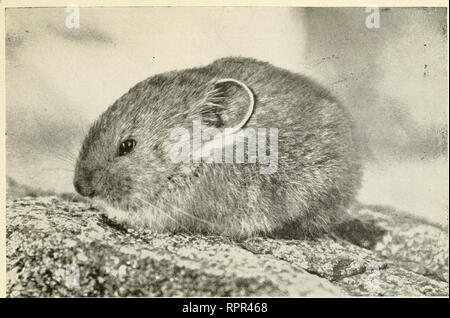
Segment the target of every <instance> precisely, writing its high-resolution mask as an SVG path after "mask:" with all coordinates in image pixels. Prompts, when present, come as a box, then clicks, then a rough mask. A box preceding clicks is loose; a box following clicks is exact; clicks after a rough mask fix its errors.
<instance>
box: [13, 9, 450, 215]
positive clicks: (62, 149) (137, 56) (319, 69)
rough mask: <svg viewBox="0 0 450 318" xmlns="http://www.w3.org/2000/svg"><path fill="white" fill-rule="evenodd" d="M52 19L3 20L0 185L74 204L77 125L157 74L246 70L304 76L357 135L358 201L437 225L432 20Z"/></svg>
mask: <svg viewBox="0 0 450 318" xmlns="http://www.w3.org/2000/svg"><path fill="white" fill-rule="evenodd" d="M68 15H69V13H66V12H65V8H64V7H61V8H33V9H29V8H22V9H7V10H6V149H7V154H6V160H7V161H6V162H7V166H6V173H7V176H8V177H10V178H11V179H10V180H15V181H16V182H18V183H20V184H23V185H26V186H29V187H32V188H35V189H40V190H43V191H55V192H74V190H73V186H72V177H73V167H74V164H75V160H76V156H77V152H78V149H79V147H80V144H81V141H82V139H83V135H84V134H85V133H86V131H87V129H88V127H89V124H90V123H91V122H92V121H93V120H95V118H96V117H97V116H98V115H99V114H100V113H102V112H103V111H104V110H105V109H106V108H107V107H108V106H109V105H111V104H112V103H113V102H114V101H115V100H116V99H117V98H118V97H120V96H121V95H122V94H124V93H125V92H127V91H128V89H129V88H130V87H131V86H133V85H134V84H136V83H137V82H139V81H141V80H143V79H145V78H147V77H149V76H151V75H153V74H157V73H161V72H165V71H169V70H173V69H182V68H187V67H191V66H200V65H206V64H208V63H210V62H212V61H213V60H214V59H216V58H219V57H223V56H230V55H234V56H237V55H239V56H248V57H254V58H258V59H261V60H264V61H269V62H271V63H272V64H274V65H276V66H280V67H284V68H287V69H289V70H291V71H294V72H300V73H303V74H306V75H308V76H310V77H311V78H313V79H315V80H316V81H317V82H319V83H320V84H322V85H323V86H325V87H327V88H328V89H330V90H331V91H332V92H333V93H334V95H336V96H337V97H338V98H339V99H340V100H341V101H342V102H343V103H344V104H345V105H346V106H347V107H348V108H349V110H350V111H351V113H352V114H353V116H354V118H355V120H356V124H357V126H358V136H359V137H360V142H361V144H362V145H363V155H364V164H365V173H364V184H363V188H362V190H361V192H360V194H359V198H358V199H359V200H360V201H361V202H362V203H365V204H377V205H388V206H393V207H395V208H396V209H398V210H402V211H407V212H410V213H414V214H416V215H421V216H423V217H425V218H427V219H429V220H431V221H434V222H439V223H442V224H447V223H448V152H447V149H448V147H447V145H448V126H447V123H448V64H447V62H448V50H447V45H448V44H447V12H446V9H445V8H384V9H381V10H380V28H373V29H369V28H367V27H366V24H365V21H366V17H367V16H368V15H369V13H366V11H365V8H248V7H239V8H238V7H214V8H213V7H198V8H194V7H189V8H183V7H178V8H176V7H154V8H143V7H142V8H81V9H80V28H79V29H76V28H73V29H69V28H67V27H66V25H65V20H66V17H67V16H68Z"/></svg>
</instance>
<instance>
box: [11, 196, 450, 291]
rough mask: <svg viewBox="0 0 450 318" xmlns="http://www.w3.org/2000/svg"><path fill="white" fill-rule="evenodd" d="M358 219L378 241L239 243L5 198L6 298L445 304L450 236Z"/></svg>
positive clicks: (381, 212)
mask: <svg viewBox="0 0 450 318" xmlns="http://www.w3.org/2000/svg"><path fill="white" fill-rule="evenodd" d="M352 213H354V215H355V216H357V217H358V218H359V219H361V220H362V219H364V220H366V221H368V222H369V223H372V224H373V225H374V228H375V229H378V230H377V231H372V232H370V231H368V232H367V233H372V234H374V233H375V234H376V235H372V236H370V235H367V239H366V237H365V233H364V232H361V233H359V234H360V235H356V234H358V231H352V229H351V227H350V228H347V229H343V230H346V231H347V232H348V233H350V234H352V237H349V239H348V240H343V239H331V238H322V239H318V240H314V241H305V240H294V239H290V240H287V239H273V238H251V239H247V240H244V241H239V242H237V241H230V240H228V239H226V238H222V237H216V236H200V235H187V234H171V235H170V234H155V233H151V232H149V231H146V230H136V229H127V228H124V227H122V226H120V225H119V224H116V223H115V222H114V221H113V220H110V219H108V218H107V217H106V216H105V215H103V214H102V213H101V212H99V211H98V210H96V209H95V208H92V207H90V205H89V204H87V203H83V202H69V201H67V200H62V199H60V198H57V197H38V198H31V197H26V198H16V199H8V200H7V206H6V224H7V295H8V296H9V297H35V296H268V297H271V296H287V297H302V296H319V297H342V296H344V297H345V296H448V294H449V284H448V279H449V275H448V271H449V270H448V263H449V262H448V230H447V229H443V228H440V227H439V226H437V225H434V224H430V223H427V222H426V221H423V220H418V219H416V218H413V217H410V216H407V215H402V214H398V213H395V212H393V211H390V210H389V209H386V208H381V207H373V206H372V207H360V208H358V209H355V211H353V212H352ZM354 234H355V235H354ZM370 237H371V238H370ZM351 242H352V243H351Z"/></svg>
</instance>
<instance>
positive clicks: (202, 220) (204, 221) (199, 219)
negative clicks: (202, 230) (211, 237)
mask: <svg viewBox="0 0 450 318" xmlns="http://www.w3.org/2000/svg"><path fill="white" fill-rule="evenodd" d="M163 202H164V203H166V204H167V205H168V206H169V207H170V208H172V209H176V210H177V212H180V213H181V214H184V215H186V216H188V217H190V218H192V219H194V220H197V221H199V222H202V223H204V224H206V225H209V226H211V227H213V228H214V227H217V224H214V223H212V222H209V221H206V220H204V219H201V218H199V217H196V216H195V215H192V214H189V213H187V212H185V211H183V210H182V209H180V208H179V207H177V206H173V205H171V204H170V203H169V202H167V201H165V200H164V201H163Z"/></svg>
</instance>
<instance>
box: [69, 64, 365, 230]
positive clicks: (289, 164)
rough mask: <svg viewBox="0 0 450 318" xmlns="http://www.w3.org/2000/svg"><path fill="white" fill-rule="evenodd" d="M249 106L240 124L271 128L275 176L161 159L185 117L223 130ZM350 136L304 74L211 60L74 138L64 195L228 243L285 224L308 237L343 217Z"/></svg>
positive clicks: (341, 116)
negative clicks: (69, 184)
mask: <svg viewBox="0 0 450 318" xmlns="http://www.w3.org/2000/svg"><path fill="white" fill-rule="evenodd" d="M222 79H234V80H236V82H234V83H233V82H230V81H222V82H221V80H222ZM237 84H243V85H237ZM246 88H248V90H247V89H246ZM249 94H251V96H250V95H249ZM250 99H252V100H253V102H254V109H253V111H252V113H251V116H250V117H249V118H248V120H247V121H246V122H245V123H244V125H245V127H250V128H251V127H253V128H266V127H276V128H278V168H277V171H276V172H275V173H272V174H261V173H260V170H259V164H258V163H245V164H219V163H197V164H194V163H192V164H185V163H174V162H172V161H171V160H170V156H169V153H170V149H171V147H172V146H173V144H174V141H173V140H171V139H170V138H169V135H170V131H171V129H173V128H176V127H186V128H189V129H190V128H191V127H192V122H193V120H201V121H202V123H203V124H204V125H206V126H210V127H216V128H226V127H231V126H233V125H234V124H236V122H239V120H241V119H242V117H243V116H245V115H243V114H245V113H246V111H247V110H248V105H249V100H250ZM353 134H354V133H353V129H352V122H351V119H350V117H349V115H348V114H347V112H346V111H345V109H344V108H343V107H342V106H341V105H340V104H339V102H338V101H337V100H336V99H335V98H333V97H332V96H331V95H330V94H329V93H328V92H327V91H326V90H325V89H323V88H321V87H320V86H318V85H317V84H315V83H314V82H312V81H311V80H309V79H308V78H307V77H304V76H302V75H299V74H294V73H292V72H290V71H287V70H284V69H281V68H278V67H275V66H272V65H271V64H269V63H266V62H261V61H257V60H254V59H250V58H241V57H239V58H238V57H230V58H222V59H219V60H216V61H215V62H213V63H211V64H209V65H207V66H204V67H198V68H191V69H186V70H181V71H172V72H168V73H164V74H160V75H155V76H152V77H150V78H148V79H146V80H144V81H142V82H140V83H138V84H136V85H135V86H134V87H132V88H131V89H130V90H129V91H128V92H127V93H126V94H125V95H123V96H122V97H120V98H119V99H118V100H117V101H116V102H115V103H114V104H113V105H112V106H110V107H109V108H108V109H107V110H106V111H105V112H104V113H103V114H102V115H101V116H100V117H99V118H98V119H97V120H96V121H95V122H94V123H93V125H92V126H91V128H90V130H89V132H88V134H87V136H86V137H85V140H84V142H83V144H82V148H81V150H80V154H79V158H78V160H77V163H76V167H75V177H74V186H75V189H76V190H77V192H79V193H80V194H81V195H83V196H87V197H91V198H95V199H99V202H102V203H103V204H104V205H105V208H106V211H107V212H108V213H109V214H110V215H111V216H112V217H114V218H115V219H117V220H118V221H120V222H125V223H127V224H129V225H131V226H146V227H149V228H150V229H152V230H155V231H184V230H188V231H190V232H198V233H211V234H220V235H225V236H228V237H232V238H242V237H248V236H252V235H259V234H270V233H274V232H277V231H282V230H283V228H284V227H286V226H287V227H291V228H292V227H294V228H295V231H297V232H298V233H299V235H301V236H304V237H316V236H317V235H321V234H323V233H328V232H329V231H331V230H332V228H333V226H334V225H336V224H338V223H339V222H341V221H342V219H343V218H345V210H346V209H347V208H348V207H349V205H351V204H352V202H353V201H354V198H355V195H356V193H357V191H358V189H359V187H360V179H361V169H360V164H359V157H358V152H357V150H356V147H355V142H354V136H353Z"/></svg>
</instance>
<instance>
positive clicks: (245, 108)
mask: <svg viewBox="0 0 450 318" xmlns="http://www.w3.org/2000/svg"><path fill="white" fill-rule="evenodd" d="M254 107H255V97H254V95H253V92H252V91H251V89H250V88H249V87H248V86H247V85H246V84H244V83H242V82H241V81H238V80H235V79H232V78H224V79H220V80H216V81H213V82H211V83H209V85H208V87H207V89H206V94H205V96H204V99H203V100H202V101H200V102H199V103H198V104H197V105H196V106H195V107H194V109H193V113H194V117H196V118H197V119H201V121H202V124H205V125H208V126H213V127H217V128H220V127H223V128H233V130H234V131H237V130H239V129H241V128H243V127H244V126H245V125H246V124H247V122H248V121H249V120H250V118H251V116H252V115H253V111H254Z"/></svg>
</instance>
